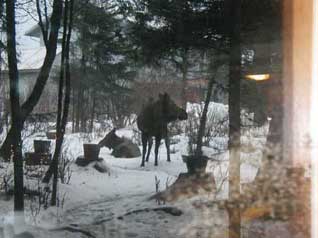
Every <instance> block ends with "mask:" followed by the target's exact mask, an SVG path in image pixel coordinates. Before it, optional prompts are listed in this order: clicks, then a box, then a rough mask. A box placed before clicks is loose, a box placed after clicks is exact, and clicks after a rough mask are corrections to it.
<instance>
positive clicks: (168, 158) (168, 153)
mask: <svg viewBox="0 0 318 238" xmlns="http://www.w3.org/2000/svg"><path fill="white" fill-rule="evenodd" d="M165 143H166V148H167V161H169V162H170V161H171V160H170V139H169V136H166V137H165Z"/></svg>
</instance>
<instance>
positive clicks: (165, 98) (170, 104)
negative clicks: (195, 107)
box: [159, 93, 188, 122]
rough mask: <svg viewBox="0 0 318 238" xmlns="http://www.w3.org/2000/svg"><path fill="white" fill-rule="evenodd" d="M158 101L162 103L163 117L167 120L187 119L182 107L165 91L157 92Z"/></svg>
mask: <svg viewBox="0 0 318 238" xmlns="http://www.w3.org/2000/svg"><path fill="white" fill-rule="evenodd" d="M159 101H160V102H161V103H162V112H163V117H164V118H165V119H166V120H167V122H172V121H175V120H178V119H179V120H186V119H188V114H187V112H186V111H185V110H184V109H183V108H181V107H179V106H177V104H175V102H174V101H173V100H172V99H171V98H170V96H169V95H168V94H167V93H164V94H159Z"/></svg>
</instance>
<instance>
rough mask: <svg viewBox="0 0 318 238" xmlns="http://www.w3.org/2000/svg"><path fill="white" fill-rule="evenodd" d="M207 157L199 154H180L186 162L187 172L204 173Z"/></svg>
mask: <svg viewBox="0 0 318 238" xmlns="http://www.w3.org/2000/svg"><path fill="white" fill-rule="evenodd" d="M208 159H209V158H208V157H207V156H204V155H201V156H200V157H198V156H195V155H182V160H183V162H184V163H186V165H187V169H188V173H189V174H202V173H205V169H206V166H207V163H208Z"/></svg>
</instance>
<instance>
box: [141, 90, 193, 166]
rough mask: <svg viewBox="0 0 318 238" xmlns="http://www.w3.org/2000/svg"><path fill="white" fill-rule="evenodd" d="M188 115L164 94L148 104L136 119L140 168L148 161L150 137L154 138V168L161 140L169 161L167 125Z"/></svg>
mask: <svg viewBox="0 0 318 238" xmlns="http://www.w3.org/2000/svg"><path fill="white" fill-rule="evenodd" d="M187 118H188V115H187V113H186V111H185V110H183V109H182V108H180V107H178V106H177V105H176V104H175V103H174V102H173V101H172V100H171V98H170V96H169V95H168V94H167V93H165V94H159V99H158V100H157V101H155V102H153V101H151V102H149V103H148V104H147V105H146V106H145V107H144V108H143V110H142V111H141V113H140V114H139V115H138V117H137V126H138V128H139V130H140V131H141V138H142V162H141V166H145V155H146V151H147V144H148V152H147V156H146V161H148V160H149V155H150V150H151V147H152V137H153V136H154V137H155V166H157V165H158V149H159V145H160V141H161V139H162V138H164V139H165V144H166V148H167V161H170V148H169V147H170V143H169V137H168V127H167V126H168V123H169V122H172V121H176V120H178V119H179V120H186V119H187Z"/></svg>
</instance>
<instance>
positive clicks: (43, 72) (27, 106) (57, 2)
mask: <svg viewBox="0 0 318 238" xmlns="http://www.w3.org/2000/svg"><path fill="white" fill-rule="evenodd" d="M62 2H63V1H62V0H54V2H53V12H52V17H51V26H52V27H51V31H50V35H49V40H48V45H47V53H46V55H45V59H44V62H43V66H42V67H41V69H40V73H39V75H38V77H37V79H36V83H35V85H34V87H33V90H32V92H31V94H30V96H29V97H28V98H27V100H26V101H25V102H24V103H23V105H21V110H20V123H19V124H20V125H19V126H20V127H21V130H22V128H23V125H24V122H25V120H26V118H27V117H28V115H30V113H31V112H32V110H33V108H34V107H35V106H36V104H37V103H38V101H39V99H40V97H41V94H42V92H43V89H44V87H45V84H46V82H47V80H48V77H49V73H50V71H51V68H52V65H53V62H54V59H55V55H56V46H57V38H58V30H59V28H60V20H61V16H62ZM12 130H14V129H13V128H11V129H10V130H9V132H8V134H7V136H6V139H5V140H4V142H3V144H2V146H1V148H0V155H1V156H2V157H3V158H4V159H5V160H7V161H8V160H9V159H10V154H11V144H12V143H14V137H13V134H14V132H13V131H12Z"/></svg>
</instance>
